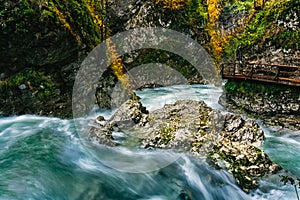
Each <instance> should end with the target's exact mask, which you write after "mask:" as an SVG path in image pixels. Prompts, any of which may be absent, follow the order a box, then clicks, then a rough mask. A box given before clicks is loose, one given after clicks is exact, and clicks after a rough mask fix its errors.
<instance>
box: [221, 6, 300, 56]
mask: <svg viewBox="0 0 300 200" xmlns="http://www.w3.org/2000/svg"><path fill="white" fill-rule="evenodd" d="M249 2H250V1H248V3H246V4H243V3H242V5H245V6H246V5H247V7H249ZM240 4H241V3H240ZM293 8H296V9H297V8H299V1H298V0H288V1H284V0H279V1H274V0H273V1H269V2H267V3H266V4H265V6H264V7H263V8H261V10H257V11H256V13H254V15H253V17H252V19H251V20H250V21H249V23H247V25H246V28H245V30H244V31H243V32H242V33H241V34H240V35H238V36H236V37H232V38H231V40H230V42H229V43H228V45H227V46H226V47H225V54H226V55H227V56H232V55H235V53H236V52H238V51H240V50H241V49H243V48H248V47H249V48H251V47H252V46H253V45H255V44H258V45H259V46H260V47H261V48H263V47H264V45H265V44H266V43H271V44H274V45H277V46H280V47H281V48H282V47H283V48H286V49H288V48H292V49H295V50H297V49H299V44H300V42H299V30H298V31H290V30H287V29H285V28H283V27H280V26H278V24H277V21H278V19H279V18H283V19H285V18H286V16H287V14H288V12H289V11H291V10H292V9H293Z"/></svg>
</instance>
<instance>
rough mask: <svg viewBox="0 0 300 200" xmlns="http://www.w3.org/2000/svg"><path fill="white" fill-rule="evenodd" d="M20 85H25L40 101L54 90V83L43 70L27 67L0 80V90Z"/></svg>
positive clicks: (47, 97)
mask: <svg viewBox="0 0 300 200" xmlns="http://www.w3.org/2000/svg"><path fill="white" fill-rule="evenodd" d="M20 85H24V86H26V89H27V90H29V91H30V92H31V93H32V95H34V96H36V97H38V99H40V100H42V101H46V100H48V99H49V98H51V97H52V95H54V94H55V92H56V89H57V88H56V85H55V83H54V82H53V80H52V79H51V78H50V77H48V76H46V75H45V74H44V73H43V72H39V71H36V70H34V69H31V68H27V69H25V70H23V71H22V72H20V73H18V74H16V75H14V76H12V77H10V78H9V79H6V80H3V81H1V82H0V91H2V92H4V91H5V90H6V91H7V90H10V89H14V88H16V87H18V86H20Z"/></svg>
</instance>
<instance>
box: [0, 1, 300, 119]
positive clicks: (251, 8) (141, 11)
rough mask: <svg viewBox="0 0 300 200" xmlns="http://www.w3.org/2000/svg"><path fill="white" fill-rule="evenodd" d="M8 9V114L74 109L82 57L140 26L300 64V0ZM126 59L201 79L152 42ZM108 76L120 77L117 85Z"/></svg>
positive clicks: (22, 4) (0, 46) (4, 48)
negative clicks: (152, 64) (163, 65)
mask: <svg viewBox="0 0 300 200" xmlns="http://www.w3.org/2000/svg"><path fill="white" fill-rule="evenodd" d="M0 10H1V11H0V29H1V30H0V51H1V52H0V108H1V109H0V110H1V112H2V114H23V113H32V114H42V115H49V114H50V115H58V116H70V115H71V92H72V86H73V82H74V77H75V75H76V72H77V70H78V69H79V67H80V63H81V62H82V61H83V60H84V58H85V57H86V55H87V54H88V53H89V52H90V50H91V49H93V47H95V46H96V45H97V44H99V43H100V42H101V41H103V40H104V39H105V38H107V37H108V36H109V35H114V34H116V33H118V32H122V31H125V30H128V29H131V28H136V27H164V28H168V29H172V30H177V31H179V32H183V33H185V34H187V35H189V36H191V37H192V38H193V39H195V40H197V41H198V43H200V44H201V45H202V46H203V47H204V48H205V49H206V50H207V51H208V52H209V53H210V54H211V55H212V57H213V58H214V59H215V61H216V63H217V64H218V65H220V64H221V63H224V62H229V61H231V60H240V61H242V62H244V61H245V60H246V61H258V60H265V61H266V62H272V63H274V62H276V63H282V62H284V63H288V64H292V63H294V64H299V17H300V15H299V10H300V9H299V0H286V1H283V0H280V1H274V0H269V1H263V0H262V1H257V0H255V1H254V0H246V1H237V0H212V1H203V0H188V1H183V0H176V1H174V0H173V1H169V0H156V1H146V0H128V1H120V0H113V1H109V2H105V1H101V0H95V1H91V0H76V1H70V2H69V1H60V2H58V1H54V0H36V1H29V0H21V1H18V2H13V1H5V2H3V4H1V5H0ZM122 62H123V63H124V65H125V66H126V69H128V70H130V69H132V68H134V67H135V66H137V65H141V64H145V63H150V62H156V63H157V62H159V63H164V64H167V65H169V66H172V67H173V68H174V69H175V70H176V71H179V72H180V73H182V74H183V75H184V76H185V77H186V78H187V79H188V80H189V82H191V83H199V82H201V76H199V74H197V72H196V70H195V69H194V68H193V67H192V66H191V65H190V64H189V63H187V62H186V61H184V60H183V59H182V58H180V57H179V56H177V57H176V55H172V54H171V53H169V52H165V51H161V50H153V49H145V50H141V51H137V52H133V53H132V54H128V55H125V56H124V57H123V58H122ZM105 74H106V75H107V76H109V77H110V78H108V79H107V77H100V78H99V79H100V80H102V82H104V83H105V84H104V85H109V87H113V86H114V84H115V82H116V81H117V79H116V78H115V73H114V72H113V70H112V69H111V70H108V71H107V72H106V73H105ZM112 77H114V78H112ZM106 79H107V80H114V81H113V82H112V84H111V85H110V84H106ZM101 87H102V86H101V84H100V85H99V88H101Z"/></svg>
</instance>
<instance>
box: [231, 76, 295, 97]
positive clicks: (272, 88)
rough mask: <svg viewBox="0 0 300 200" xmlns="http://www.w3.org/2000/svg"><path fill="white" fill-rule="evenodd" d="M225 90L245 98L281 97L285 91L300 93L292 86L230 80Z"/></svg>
mask: <svg viewBox="0 0 300 200" xmlns="http://www.w3.org/2000/svg"><path fill="white" fill-rule="evenodd" d="M225 90H226V92H228V93H229V94H242V95H245V96H253V95H255V94H261V95H267V96H270V95H280V94H281V93H282V92H285V91H293V92H292V94H294V95H298V94H299V93H300V92H299V91H298V92H297V89H294V88H292V87H290V86H285V85H277V84H270V83H260V82H255V81H238V80H228V81H227V83H226V84H225Z"/></svg>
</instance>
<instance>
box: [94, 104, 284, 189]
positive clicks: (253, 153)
mask: <svg viewBox="0 0 300 200" xmlns="http://www.w3.org/2000/svg"><path fill="white" fill-rule="evenodd" d="M100 122H101V125H100V127H101V128H92V129H91V131H90V136H91V138H96V139H97V141H98V142H99V143H102V144H108V145H111V146H114V145H120V144H119V143H118V142H117V141H115V140H114V137H113V135H114V134H113V132H114V131H118V132H123V133H125V134H126V135H127V136H128V137H137V138H138V140H137V143H136V144H135V145H136V146H138V147H140V148H146V149H152V148H160V149H173V150H174V151H179V152H190V153H192V154H194V155H196V156H200V157H203V158H206V159H208V161H210V162H211V163H212V164H213V165H215V166H216V167H217V168H224V169H227V170H228V171H229V172H230V173H231V174H232V175H233V176H234V177H235V179H236V181H237V183H238V184H239V185H240V186H241V188H242V189H243V190H244V191H246V192H248V191H249V190H250V189H254V188H256V187H257V186H258V183H257V181H256V180H257V178H258V177H261V176H263V175H265V174H267V173H273V172H275V171H276V170H278V169H279V166H278V165H276V164H274V163H272V161H271V160H270V159H269V157H268V156H267V155H266V154H265V153H264V152H263V151H262V150H261V149H260V148H259V147H260V146H261V145H262V143H263V141H264V134H263V131H262V129H261V128H260V127H259V126H258V124H257V123H256V122H255V121H254V120H244V119H243V118H242V117H241V116H240V115H236V114H225V115H224V114H222V113H220V112H219V111H216V110H213V109H212V108H210V107H208V106H207V105H206V104H205V103H204V102H203V101H194V100H184V101H177V102H176V103H174V104H166V105H165V106H164V107H163V108H161V109H158V110H155V111H153V112H151V113H149V112H148V111H147V110H146V109H145V107H143V106H142V104H141V103H140V102H139V101H137V100H128V101H127V102H125V103H124V104H123V105H122V106H121V107H120V108H119V109H118V110H117V111H116V113H115V114H114V115H113V116H112V117H111V118H110V119H109V120H107V121H105V122H104V121H103V120H101V121H100ZM98 123H99V120H98ZM136 133H138V134H137V135H135V134H136Z"/></svg>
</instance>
